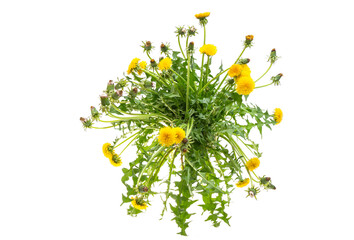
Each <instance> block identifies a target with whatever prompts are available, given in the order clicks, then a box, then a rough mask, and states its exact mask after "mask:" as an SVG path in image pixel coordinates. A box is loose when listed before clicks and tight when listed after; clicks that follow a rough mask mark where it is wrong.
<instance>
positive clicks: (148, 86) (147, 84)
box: [144, 81, 152, 88]
mask: <svg viewBox="0 0 354 240" xmlns="http://www.w3.org/2000/svg"><path fill="white" fill-rule="evenodd" d="M144 87H146V88H152V82H150V81H145V82H144Z"/></svg>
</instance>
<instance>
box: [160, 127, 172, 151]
mask: <svg viewBox="0 0 354 240" xmlns="http://www.w3.org/2000/svg"><path fill="white" fill-rule="evenodd" d="M158 140H159V143H160V144H161V145H162V146H165V147H169V146H172V145H173V144H174V143H175V141H176V132H175V130H173V128H171V127H163V128H161V129H160V133H159V137H158Z"/></svg>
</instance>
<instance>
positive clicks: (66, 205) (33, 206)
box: [0, 0, 354, 240]
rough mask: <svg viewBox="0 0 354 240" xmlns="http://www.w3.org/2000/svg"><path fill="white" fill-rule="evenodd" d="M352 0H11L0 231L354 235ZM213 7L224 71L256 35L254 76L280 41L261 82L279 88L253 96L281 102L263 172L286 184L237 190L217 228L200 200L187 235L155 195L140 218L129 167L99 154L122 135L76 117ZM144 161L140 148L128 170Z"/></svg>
mask: <svg viewBox="0 0 354 240" xmlns="http://www.w3.org/2000/svg"><path fill="white" fill-rule="evenodd" d="M350 2H351V1H341V0H338V1H324V0H322V1H239V0H237V1H229V2H228V1H146V0H145V1H140V0H135V1H129V2H128V1H124V2H120V1H64V0H62V1H38V0H37V1H1V4H0V34H1V37H0V79H1V88H0V91H1V94H0V98H1V108H0V113H1V118H0V123H1V124H0V126H1V132H0V136H1V145H0V146H1V151H0V239H4V240H10V239H105V240H109V239H121V238H122V237H130V238H132V239H137V238H140V237H143V238H145V239H155V240H158V239H201V238H205V239H215V238H219V239H221V238H224V239H231V238H232V239H245V238H247V239H272V240H274V239H354V234H353V230H352V227H353V222H354V219H353V214H354V208H353V200H354V198H353V193H352V190H353V175H352V172H353V167H354V163H353V161H354V158H353V155H352V148H353V147H352V146H353V133H354V132H353V107H352V103H353V94H352V87H353V81H354V79H353V75H352V74H353V71H352V70H353V54H354V51H353V50H354V47H353V42H354V36H353V29H352V25H351V23H352V22H353V20H354V17H353V15H352V11H351V10H352V9H351V8H350V5H349V3H350ZM205 11H210V12H211V15H210V17H209V24H208V25H207V34H208V35H207V43H211V44H214V45H216V46H217V47H218V52H217V54H216V56H215V58H214V63H217V64H216V65H217V67H218V65H219V63H220V61H221V59H222V60H223V63H224V65H225V66H226V65H230V64H231V63H232V62H233V61H234V59H235V58H236V57H237V56H238V54H239V52H240V51H241V50H242V41H243V39H244V36H245V35H247V34H253V35H254V36H255V40H254V47H252V48H251V49H248V50H247V51H246V52H245V54H244V56H245V57H249V58H251V62H250V64H249V66H250V68H251V70H252V77H254V78H257V77H258V76H259V75H261V74H262V73H263V72H264V71H265V69H266V68H267V67H268V63H267V62H266V60H267V56H268V55H269V52H270V50H271V49H272V48H274V47H275V48H276V49H277V52H278V55H280V56H281V59H280V60H279V61H278V62H277V63H276V64H275V65H274V67H273V68H272V69H271V71H270V73H269V75H267V76H266V78H264V79H263V80H262V81H261V82H260V83H267V81H268V79H269V78H270V77H271V76H273V75H276V74H278V73H279V72H281V73H283V74H284V77H283V79H282V84H281V86H280V87H268V88H264V89H258V90H255V91H254V92H253V93H252V94H251V96H250V98H249V101H250V102H252V103H256V104H257V105H259V106H260V107H262V108H263V109H268V110H269V111H272V110H273V109H274V108H275V107H280V108H281V109H282V110H283V112H284V119H283V122H282V123H281V124H279V125H277V126H276V127H275V128H274V129H273V131H265V133H264V137H263V139H261V140H260V142H259V143H260V146H261V150H262V151H263V152H264V155H263V157H262V159H261V161H262V162H261V166H260V167H259V169H258V170H257V172H258V174H260V175H263V174H266V175H269V176H271V177H272V179H273V183H274V184H275V185H276V186H277V190H276V191H269V192H266V191H263V192H262V193H261V194H260V195H259V198H258V201H256V200H254V199H250V198H245V192H244V191H243V190H240V189H238V191H236V192H234V193H233V195H232V204H231V205H230V207H229V208H228V213H229V214H230V215H231V216H232V218H231V227H228V226H226V225H221V226H220V227H219V228H216V229H214V228H212V227H211V225H210V223H209V222H204V219H205V218H206V216H205V215H203V216H200V210H199V209H198V208H192V209H193V210H194V211H195V212H197V213H198V214H196V215H194V216H193V217H192V222H191V223H190V228H189V229H188V230H187V233H188V234H189V236H188V237H187V238H186V237H181V236H180V235H177V234H176V233H177V231H178V228H177V226H176V224H175V222H171V221H170V219H171V215H167V216H166V217H165V218H164V219H163V220H161V221H160V220H159V218H160V217H159V214H160V211H161V210H162V205H161V204H162V203H161V201H160V199H159V197H156V199H155V200H153V201H152V203H153V204H152V206H151V207H149V208H148V209H147V211H146V213H144V214H141V215H140V216H139V217H137V218H132V217H130V216H127V215H126V207H127V206H126V205H125V206H122V207H120V203H121V194H122V193H124V192H125V188H124V186H123V184H122V183H121V182H120V178H121V176H122V172H121V168H114V167H112V166H111V165H110V164H109V162H108V161H107V159H105V158H104V157H103V156H102V152H101V146H102V144H103V143H105V142H111V141H112V140H113V139H114V138H115V136H116V134H118V132H114V131H112V130H89V131H84V130H83V128H82V127H81V122H80V121H79V118H80V117H81V116H83V117H86V116H88V115H89V107H90V106H91V105H94V106H97V107H98V104H99V97H98V95H99V94H100V93H101V92H102V90H103V89H104V88H105V86H106V83H107V81H108V80H110V79H113V80H114V79H116V77H121V76H122V73H123V72H124V71H126V70H127V66H128V64H129V63H130V61H131V59H132V58H134V57H139V58H142V59H144V60H147V59H146V57H145V56H144V54H143V53H142V49H141V48H140V47H139V46H140V45H141V41H145V40H150V41H152V42H153V44H155V46H157V47H158V46H159V45H160V43H161V42H170V43H171V46H172V47H174V48H175V49H177V44H176V43H177V42H176V38H175V34H174V31H175V26H178V25H183V24H185V25H195V26H198V21H197V20H196V19H195V18H194V14H196V13H200V12H205ZM198 29H200V28H199V26H198ZM199 31H200V33H201V34H199V35H198V36H197V37H195V38H194V39H193V40H194V41H195V43H196V46H197V47H200V46H201V37H202V31H201V29H200V30H199ZM153 56H154V57H155V58H156V59H157V58H158V57H159V53H158V52H157V51H156V52H155V53H154V54H153ZM216 65H215V66H216ZM134 157H135V155H134V148H132V150H131V151H129V152H126V153H125V154H124V155H123V161H124V164H123V167H126V166H128V162H129V161H131V160H133V159H134Z"/></svg>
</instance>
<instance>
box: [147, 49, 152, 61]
mask: <svg viewBox="0 0 354 240" xmlns="http://www.w3.org/2000/svg"><path fill="white" fill-rule="evenodd" d="M146 55H147V56H148V57H149V58H150V60H151V57H150V54H149V53H148V52H147V51H146Z"/></svg>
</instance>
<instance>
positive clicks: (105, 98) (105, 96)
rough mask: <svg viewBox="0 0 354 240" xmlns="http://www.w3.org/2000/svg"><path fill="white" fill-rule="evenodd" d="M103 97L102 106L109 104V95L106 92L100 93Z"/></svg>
mask: <svg viewBox="0 0 354 240" xmlns="http://www.w3.org/2000/svg"><path fill="white" fill-rule="evenodd" d="M100 98H101V104H102V106H108V105H109V100H108V96H107V95H106V94H105V93H104V94H101V95H100Z"/></svg>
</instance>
